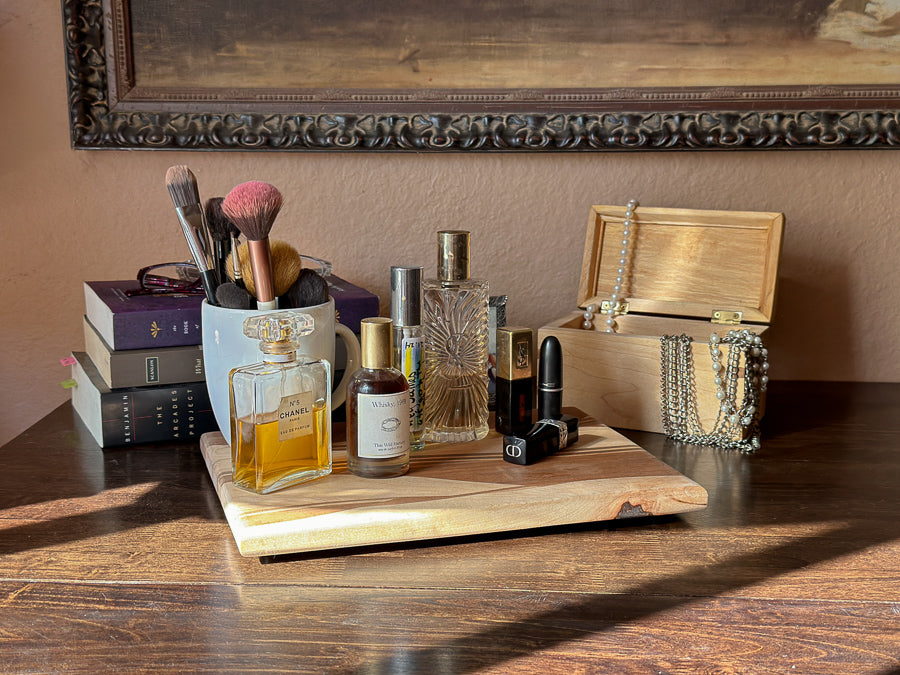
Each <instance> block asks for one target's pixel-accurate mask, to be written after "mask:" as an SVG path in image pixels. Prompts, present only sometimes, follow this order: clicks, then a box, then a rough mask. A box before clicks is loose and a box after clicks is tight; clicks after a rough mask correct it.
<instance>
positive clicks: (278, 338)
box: [229, 312, 331, 494]
mask: <svg viewBox="0 0 900 675" xmlns="http://www.w3.org/2000/svg"><path fill="white" fill-rule="evenodd" d="M243 327H244V335H246V336H247V337H250V338H256V339H258V340H260V343H259V348H260V351H261V352H262V356H263V360H262V362H261V363H256V364H253V365H249V366H244V367H240V368H235V369H234V370H232V371H231V374H230V375H229V385H230V405H231V459H232V469H233V479H232V480H233V482H234V484H235V485H236V486H238V487H241V488H244V489H246V490H251V491H253V492H256V493H259V494H266V493H269V492H274V491H275V490H280V489H282V488H285V487H288V486H289V485H295V484H297V483H301V482H304V481H308V480H312V479H314V478H320V477H321V476H326V475H328V474H330V473H331V387H330V386H329V385H330V382H331V365H330V364H329V363H328V361H325V360H323V359H310V358H308V357H305V356H302V355H301V356H299V357H298V356H297V354H296V349H297V346H296V343H295V342H294V339H293V338H296V337H299V336H302V335H307V334H309V333H311V332H312V331H313V328H314V322H313V319H312V317H310V316H309V315H307V314H302V313H299V312H278V313H274V314H261V315H256V316H252V317H249V318H248V319H246V320H245V321H244V326H243Z"/></svg>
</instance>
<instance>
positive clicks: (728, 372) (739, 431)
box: [660, 328, 769, 453]
mask: <svg viewBox="0 0 900 675" xmlns="http://www.w3.org/2000/svg"><path fill="white" fill-rule="evenodd" d="M692 342H693V340H692V339H691V338H690V337H688V336H687V335H679V336H673V335H663V336H662V337H661V338H660V412H661V414H662V422H663V429H664V431H665V433H666V436H668V437H669V438H671V439H672V440H675V441H678V442H680V443H693V444H696V445H709V446H715V447H719V448H723V449H727V450H740V451H741V452H745V453H750V452H754V451H755V450H758V449H759V447H760V442H759V421H760V418H761V415H760V410H759V408H760V400H761V394H762V392H764V391H765V390H766V389H767V387H768V384H769V376H768V371H769V361H768V350H767V349H766V348H765V347H764V346H763V341H762V338H761V337H759V335H756V334H755V333H753V332H751V331H750V330H749V329H746V328H744V329H743V330H740V331H737V330H730V331H728V333H727V335H725V337H721V338H720V337H719V335H718V334H717V333H713V334H712V335H710V336H709V354H710V358H711V360H712V370H713V374H714V377H715V384H716V399H717V400H718V401H719V411H718V414H717V416H716V422H715V424H714V425H713V428H712V430H711V431H708V432H707V431H705V430H704V429H703V426H702V425H701V424H700V416H699V414H698V413H697V385H696V381H695V379H694V378H695V375H694V357H693V351H692V349H691V343H692ZM723 346H728V355H727V357H726V360H725V364H724V365H723V363H722V361H721V358H722V348H723ZM742 356H743V362H744V395H743V399H742V401H741V405H740V407H738V405H737V388H738V373H739V369H740V365H741V360H742V359H741V357H742Z"/></svg>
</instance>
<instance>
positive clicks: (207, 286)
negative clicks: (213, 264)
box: [200, 270, 219, 307]
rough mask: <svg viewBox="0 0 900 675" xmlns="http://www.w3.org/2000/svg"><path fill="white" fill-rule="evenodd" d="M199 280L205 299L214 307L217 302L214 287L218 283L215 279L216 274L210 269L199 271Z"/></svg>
mask: <svg viewBox="0 0 900 675" xmlns="http://www.w3.org/2000/svg"><path fill="white" fill-rule="evenodd" d="M200 282H201V283H202V284H203V291H204V292H205V293H206V301H207V302H208V303H209V304H211V305H213V306H214V307H215V306H216V305H218V304H219V303H218V302H216V287H217V286H218V285H219V283H218V282H217V281H216V275H215V273H214V272H213V271H212V270H205V271H203V272H200Z"/></svg>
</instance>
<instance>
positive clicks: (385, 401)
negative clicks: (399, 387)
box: [356, 391, 409, 459]
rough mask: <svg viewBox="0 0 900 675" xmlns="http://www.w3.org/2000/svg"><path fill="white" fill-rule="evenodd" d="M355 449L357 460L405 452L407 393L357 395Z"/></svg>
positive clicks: (407, 432)
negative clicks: (358, 457) (358, 458)
mask: <svg viewBox="0 0 900 675" xmlns="http://www.w3.org/2000/svg"><path fill="white" fill-rule="evenodd" d="M356 410H357V418H356V419H357V437H356V449H357V454H358V455H359V456H360V457H367V458H369V459H385V458H387V457H398V456H400V455H402V454H404V453H406V452H408V451H409V392H408V391H403V392H400V393H399V394H359V398H358V399H357V408H356Z"/></svg>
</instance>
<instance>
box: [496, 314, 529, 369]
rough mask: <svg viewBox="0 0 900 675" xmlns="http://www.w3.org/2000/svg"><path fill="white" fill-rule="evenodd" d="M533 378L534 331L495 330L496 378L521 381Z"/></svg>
mask: <svg viewBox="0 0 900 675" xmlns="http://www.w3.org/2000/svg"><path fill="white" fill-rule="evenodd" d="M533 376H534V331H532V330H531V329H530V328H511V327H507V326H501V327H499V328H497V377H500V378H502V379H504V380H521V379H525V378H529V377H533Z"/></svg>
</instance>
